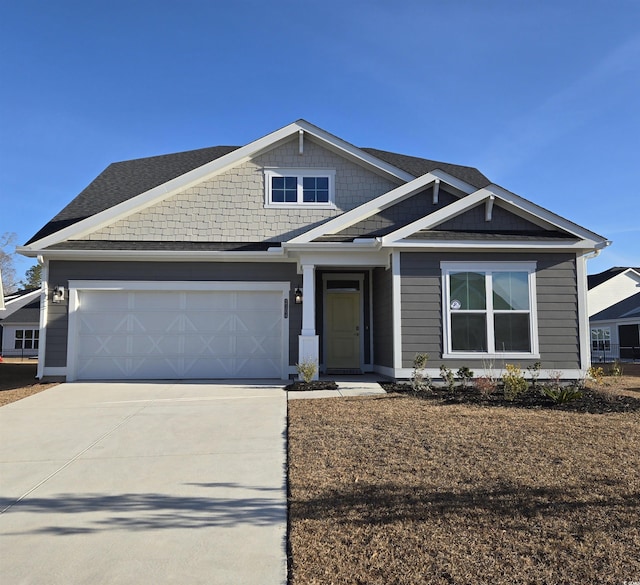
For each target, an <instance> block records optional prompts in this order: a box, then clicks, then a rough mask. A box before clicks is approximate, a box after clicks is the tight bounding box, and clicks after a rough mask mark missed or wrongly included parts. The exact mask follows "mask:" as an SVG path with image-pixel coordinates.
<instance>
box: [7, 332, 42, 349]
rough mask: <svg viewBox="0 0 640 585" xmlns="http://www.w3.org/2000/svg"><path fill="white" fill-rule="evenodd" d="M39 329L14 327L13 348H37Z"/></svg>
mask: <svg viewBox="0 0 640 585" xmlns="http://www.w3.org/2000/svg"><path fill="white" fill-rule="evenodd" d="M39 337H40V330H39V329H16V335H15V341H14V344H13V348H14V349H38V342H39V341H40V339H39Z"/></svg>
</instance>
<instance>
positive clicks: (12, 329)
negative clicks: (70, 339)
mask: <svg viewBox="0 0 640 585" xmlns="http://www.w3.org/2000/svg"><path fill="white" fill-rule="evenodd" d="M2 301H3V305H4V306H3V308H1V309H0V355H2V356H3V357H35V356H37V355H38V348H39V345H40V341H39V337H40V289H39V288H38V289H30V290H21V291H16V292H15V293H12V294H9V295H6V296H5V297H3V299H2Z"/></svg>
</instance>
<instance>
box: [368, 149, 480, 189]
mask: <svg viewBox="0 0 640 585" xmlns="http://www.w3.org/2000/svg"><path fill="white" fill-rule="evenodd" d="M360 150H364V151H365V152H367V153H369V154H372V155H373V156H376V157H378V158H379V159H382V160H383V161H385V162H388V163H389V164H392V165H394V166H396V167H398V168H399V169H402V170H403V171H406V172H407V173H410V174H411V175H413V176H414V177H420V176H422V175H426V174H427V173H430V172H431V171H434V170H436V169H440V170H442V171H445V172H446V173H449V174H450V175H453V176H454V177H456V178H457V179H461V180H463V181H465V182H466V183H469V184H470V185H473V186H474V187H476V188H477V189H482V188H483V187H486V186H487V185H490V184H491V181H490V180H489V179H487V177H485V176H484V175H483V174H482V173H481V172H480V171H479V170H478V169H475V168H473V167H465V166H461V165H454V164H451V163H446V162H438V161H435V160H429V159H426V158H418V157H415V156H407V155H406V154H397V153H395V152H387V151H386V150H378V149H376V148H361V149H360Z"/></svg>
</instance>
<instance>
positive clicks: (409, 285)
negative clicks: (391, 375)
mask: <svg viewBox="0 0 640 585" xmlns="http://www.w3.org/2000/svg"><path fill="white" fill-rule="evenodd" d="M441 261H466V262H474V261H479V262H500V261H504V262H514V261H535V262H537V270H536V296H537V308H538V313H537V314H538V339H539V344H540V359H539V360H536V359H529V360H527V359H522V360H513V359H510V360H505V361H509V362H513V361H517V362H518V363H519V364H520V366H522V367H526V366H527V365H531V364H533V363H534V362H535V361H540V362H541V363H542V369H543V370H544V371H549V370H556V369H558V370H559V369H579V368H580V352H579V334H578V295H577V288H576V264H575V256H573V255H571V254H552V253H549V254H539V255H536V254H527V253H518V254H500V253H491V254H482V255H481V256H479V255H474V254H462V253H456V254H435V253H428V252H424V253H423V252H404V253H402V255H401V267H402V285H401V294H402V366H403V367H404V368H410V367H411V366H412V365H413V358H414V357H415V354H416V353H419V352H426V353H428V354H429V355H430V367H436V368H437V367H438V366H439V364H440V363H443V360H442V359H441V355H442V346H443V340H442V290H441V286H442V277H441V270H440V262H441ZM444 363H446V365H447V367H449V368H451V369H454V370H456V369H458V368H460V367H462V366H468V367H470V368H471V369H472V370H473V368H474V367H475V368H482V367H484V366H485V364H484V363H483V360H482V357H479V358H478V359H477V360H471V359H461V360H446V361H445V362H444ZM494 367H495V369H496V370H497V371H499V370H500V369H502V368H503V367H504V363H497V362H494Z"/></svg>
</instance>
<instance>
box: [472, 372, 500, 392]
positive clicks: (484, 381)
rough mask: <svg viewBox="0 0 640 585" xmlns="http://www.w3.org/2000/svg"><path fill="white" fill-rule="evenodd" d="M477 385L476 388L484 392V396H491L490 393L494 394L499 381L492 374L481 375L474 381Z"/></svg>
mask: <svg viewBox="0 0 640 585" xmlns="http://www.w3.org/2000/svg"><path fill="white" fill-rule="evenodd" d="M474 384H475V386H476V390H477V391H478V392H480V394H482V396H489V394H493V393H494V392H495V390H496V388H497V387H498V383H497V382H496V380H495V378H493V377H491V376H480V377H479V378H476V379H475V382H474Z"/></svg>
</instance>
